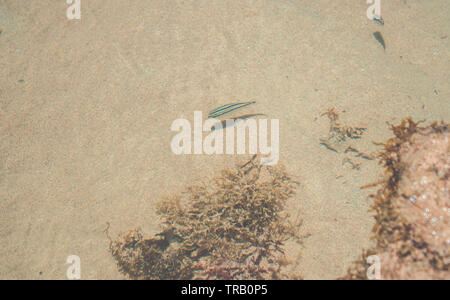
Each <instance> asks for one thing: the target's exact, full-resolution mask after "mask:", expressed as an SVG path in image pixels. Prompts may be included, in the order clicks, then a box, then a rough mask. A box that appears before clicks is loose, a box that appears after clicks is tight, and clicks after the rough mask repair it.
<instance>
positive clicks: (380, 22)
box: [372, 15, 384, 26]
mask: <svg viewBox="0 0 450 300" xmlns="http://www.w3.org/2000/svg"><path fill="white" fill-rule="evenodd" d="M372 20H373V21H374V22H375V23H378V24H380V25H382V26H383V25H384V20H383V18H382V17H381V16H377V15H374V16H373V19H372Z"/></svg>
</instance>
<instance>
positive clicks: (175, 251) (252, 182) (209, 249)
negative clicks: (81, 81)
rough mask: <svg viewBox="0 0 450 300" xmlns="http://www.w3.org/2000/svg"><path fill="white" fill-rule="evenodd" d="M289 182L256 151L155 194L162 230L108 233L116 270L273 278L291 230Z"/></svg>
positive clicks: (138, 275) (154, 275) (160, 275)
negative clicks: (162, 195)
mask: <svg viewBox="0 0 450 300" xmlns="http://www.w3.org/2000/svg"><path fill="white" fill-rule="evenodd" d="M296 184H297V183H296V182H295V181H294V180H293V179H292V178H291V177H290V176H289V175H288V174H287V173H286V172H285V171H284V170H283V169H282V168H280V167H271V166H260V165H258V164H257V163H256V162H255V157H253V159H252V160H250V161H249V162H247V163H246V164H244V165H242V166H240V167H236V168H235V169H231V170H230V169H226V170H223V171H222V174H221V175H220V176H218V177H217V178H215V179H214V180H213V181H212V183H211V184H209V185H206V184H198V185H193V186H189V187H188V188H187V189H186V191H185V192H184V193H182V194H181V195H177V196H174V197H172V198H170V199H166V200H164V201H160V202H159V204H158V209H157V213H158V214H159V215H160V216H161V219H162V229H163V230H162V231H161V233H159V234H158V235H156V236H155V237H153V238H144V236H143V234H142V233H141V232H140V231H138V230H131V231H129V232H128V233H127V234H122V235H120V236H119V237H118V239H116V240H113V239H111V238H110V237H109V234H108V232H107V234H108V238H110V249H111V253H112V255H113V257H114V258H115V260H116V262H117V265H118V268H119V270H120V271H121V272H122V273H124V274H126V275H128V276H129V277H130V278H132V279H277V278H281V277H282V275H281V274H282V272H280V269H281V265H282V261H283V257H284V252H283V244H284V242H285V241H287V240H288V239H290V238H296V239H300V237H299V236H298V235H297V234H296V229H297V228H298V225H296V224H291V223H290V221H289V216H288V214H287V213H286V212H285V209H284V208H285V204H286V201H287V200H288V198H290V197H291V196H292V195H293V194H294V192H295V186H296Z"/></svg>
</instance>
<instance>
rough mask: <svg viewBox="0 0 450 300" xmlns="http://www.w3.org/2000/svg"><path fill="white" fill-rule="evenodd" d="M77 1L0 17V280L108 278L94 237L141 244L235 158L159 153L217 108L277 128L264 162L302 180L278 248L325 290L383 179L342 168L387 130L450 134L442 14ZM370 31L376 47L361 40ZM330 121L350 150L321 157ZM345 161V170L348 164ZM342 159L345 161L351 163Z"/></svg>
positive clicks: (423, 5)
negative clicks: (347, 132)
mask: <svg viewBox="0 0 450 300" xmlns="http://www.w3.org/2000/svg"><path fill="white" fill-rule="evenodd" d="M341 2H344V1H325V0H319V1H306V0H305V1H303V0H289V1H288V0H286V1H275V2H270V3H267V1H262V0H260V1H258V0H253V1H245V2H243V1H216V0H213V1H211V0H208V1H206V0H204V1H203V0H200V1H195V3H186V2H184V1H144V0H138V1H134V2H133V3H134V5H133V6H131V5H130V4H127V3H125V2H123V1H119V0H110V1H108V4H107V5H106V4H104V3H102V2H100V1H83V0H81V5H82V6H81V7H82V11H81V20H68V19H67V17H66V9H67V6H68V5H66V4H65V2H64V1H59V2H58V3H56V4H55V3H54V1H50V0H42V1H34V2H33V3H32V4H29V5H24V4H21V3H19V1H14V0H3V1H2V2H1V3H0V31H1V35H0V66H1V67H0V74H1V81H0V105H1V107H0V108H1V110H0V114H1V118H0V120H1V121H0V126H1V127H0V130H1V139H2V142H1V150H0V155H1V165H0V182H1V183H2V184H1V187H0V199H1V201H0V207H1V210H0V249H1V252H2V253H4V254H3V255H1V258H0V278H2V279H5V278H10V279H13V278H16V279H38V278H47V279H64V278H65V276H66V269H67V264H66V259H67V257H68V256H69V255H78V256H79V257H80V258H81V264H82V270H83V271H82V272H83V273H82V277H83V278H84V279H100V278H101V279H113V278H114V279H116V278H122V275H121V274H119V272H118V271H117V268H116V266H115V263H114V261H113V259H112V257H111V255H110V253H109V252H108V240H107V239H106V237H105V234H104V232H103V230H104V229H105V227H106V222H110V223H111V230H112V231H114V232H119V231H125V230H127V229H129V228H133V227H138V226H140V227H142V228H143V230H144V231H145V232H146V233H149V234H152V233H155V232H157V230H158V227H157V224H158V222H157V220H156V218H155V216H154V214H155V212H154V211H155V200H156V199H159V198H160V197H162V196H164V195H167V194H168V193H172V192H176V191H181V190H182V189H183V187H184V186H185V185H187V184H191V183H193V182H195V181H196V180H207V179H208V178H211V177H213V176H214V174H217V172H219V171H220V169H222V168H225V167H228V166H232V165H234V163H236V162H241V161H243V160H244V161H245V159H246V158H247V157H248V155H175V154H173V153H172V151H171V148H170V143H171V140H172V138H173V136H174V135H175V134H174V132H171V130H170V127H171V124H172V122H173V121H174V120H176V119H179V118H185V119H188V120H190V121H192V120H193V118H194V111H202V112H203V114H204V115H206V114H207V112H208V111H210V110H212V109H214V108H216V107H219V106H222V105H224V104H227V103H232V102H242V101H256V102H257V103H256V104H255V105H251V106H249V107H246V108H244V109H242V110H239V112H238V113H239V114H247V113H264V114H267V115H268V116H269V118H270V119H279V122H280V132H279V139H280V147H279V151H280V155H279V156H280V160H279V163H280V164H283V165H285V166H286V168H287V170H288V172H289V173H290V174H292V175H294V176H295V177H296V178H298V181H299V182H300V183H301V185H300V187H299V188H298V191H297V195H296V197H295V199H293V201H292V203H290V207H289V209H290V212H291V213H292V214H293V215H299V216H301V218H302V219H303V221H304V222H303V227H302V231H303V232H304V233H305V234H310V237H309V238H308V239H306V240H305V243H304V244H303V245H302V246H299V245H295V244H292V245H291V244H290V245H288V246H287V252H288V255H290V256H291V257H294V258H298V259H299V265H298V269H299V270H300V273H302V274H303V275H304V276H305V278H307V279H331V278H336V277H338V276H341V275H343V274H344V273H345V271H346V269H347V267H348V266H349V264H350V262H351V261H353V260H355V259H356V258H358V257H359V255H360V254H361V250H362V249H364V248H367V247H368V246H370V245H371V241H370V235H371V234H370V231H371V227H372V225H373V219H372V218H371V216H370V215H369V214H368V213H367V209H368V208H369V205H370V199H368V195H369V194H370V193H372V192H373V191H374V190H373V189H365V190H361V189H360V187H361V186H363V185H366V184H369V183H372V182H375V181H377V180H378V179H379V178H380V176H382V175H383V170H382V169H381V168H380V166H379V165H378V164H377V161H376V160H367V159H363V158H360V157H359V158H358V157H355V153H354V152H352V151H350V152H346V153H345V150H346V149H347V148H348V147H349V146H351V147H352V148H355V149H357V150H358V151H361V152H364V153H367V154H373V153H376V151H378V150H379V149H380V148H379V147H377V146H375V145H374V144H373V141H377V142H381V141H384V140H386V139H387V138H389V137H390V136H391V135H392V134H391V132H390V131H389V128H388V125H387V124H386V122H391V123H399V121H400V120H402V119H403V118H405V117H408V116H412V117H413V118H414V120H421V119H426V120H428V121H433V120H444V121H447V122H448V121H449V117H450V106H449V101H448V99H449V98H450V97H449V96H450V85H449V82H450V76H449V74H450V72H449V70H450V51H449V50H450V45H449V39H450V34H449V32H448V30H449V28H450V19H449V18H448V16H449V14H450V3H449V2H448V1H444V0H439V1H438V0H435V1H422V0H406V1H381V9H382V16H383V19H384V21H385V24H384V26H381V25H379V24H377V23H375V22H373V21H371V20H369V19H368V18H367V16H366V10H367V8H368V5H366V4H365V1H352V2H349V3H341ZM376 31H379V32H380V33H381V34H382V36H383V39H384V41H385V44H386V49H385V50H384V49H383V47H382V46H381V45H380V44H379V43H378V42H377V41H376V40H375V38H374V36H373V33H374V32H376ZM330 108H335V109H336V111H337V112H338V113H339V121H340V122H341V124H342V125H346V126H350V127H364V128H367V130H366V131H365V132H364V134H363V135H362V136H361V138H360V139H347V140H346V141H345V143H344V144H342V143H336V142H333V141H332V142H333V143H334V144H331V146H335V147H336V150H337V151H330V149H328V148H327V147H324V146H323V145H322V144H321V142H320V139H321V138H322V139H323V138H328V135H329V129H330V128H329V126H330V123H329V119H328V118H327V116H324V115H323V113H324V112H326V111H327V110H328V109H330ZM349 160H350V163H349ZM351 162H353V164H352V163H351Z"/></svg>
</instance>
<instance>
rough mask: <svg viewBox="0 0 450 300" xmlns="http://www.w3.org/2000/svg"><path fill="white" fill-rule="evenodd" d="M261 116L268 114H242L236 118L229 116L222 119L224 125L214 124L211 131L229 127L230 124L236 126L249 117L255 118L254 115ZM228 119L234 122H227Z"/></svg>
mask: <svg viewBox="0 0 450 300" xmlns="http://www.w3.org/2000/svg"><path fill="white" fill-rule="evenodd" d="M259 116H266V115H265V114H248V115H242V116H239V117H236V118H229V119H226V120H223V121H220V124H221V125H222V127H219V128H216V127H215V126H213V127H212V128H211V131H214V130H217V129H224V128H227V127H228V126H229V125H231V126H234V125H236V124H237V123H238V122H240V121H243V120H246V119H249V118H253V117H259ZM227 121H233V122H227Z"/></svg>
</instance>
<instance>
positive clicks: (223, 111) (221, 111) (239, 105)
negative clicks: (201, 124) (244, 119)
mask: <svg viewBox="0 0 450 300" xmlns="http://www.w3.org/2000/svg"><path fill="white" fill-rule="evenodd" d="M254 103H256V101H250V102H241V103H234V104H226V105H224V106H221V107H219V108H216V109H214V110H212V111H210V112H209V115H208V118H217V117H220V116H222V115H224V114H227V113H229V112H232V111H234V110H236V109H239V108H242V107H245V106H248V105H250V104H254Z"/></svg>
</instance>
